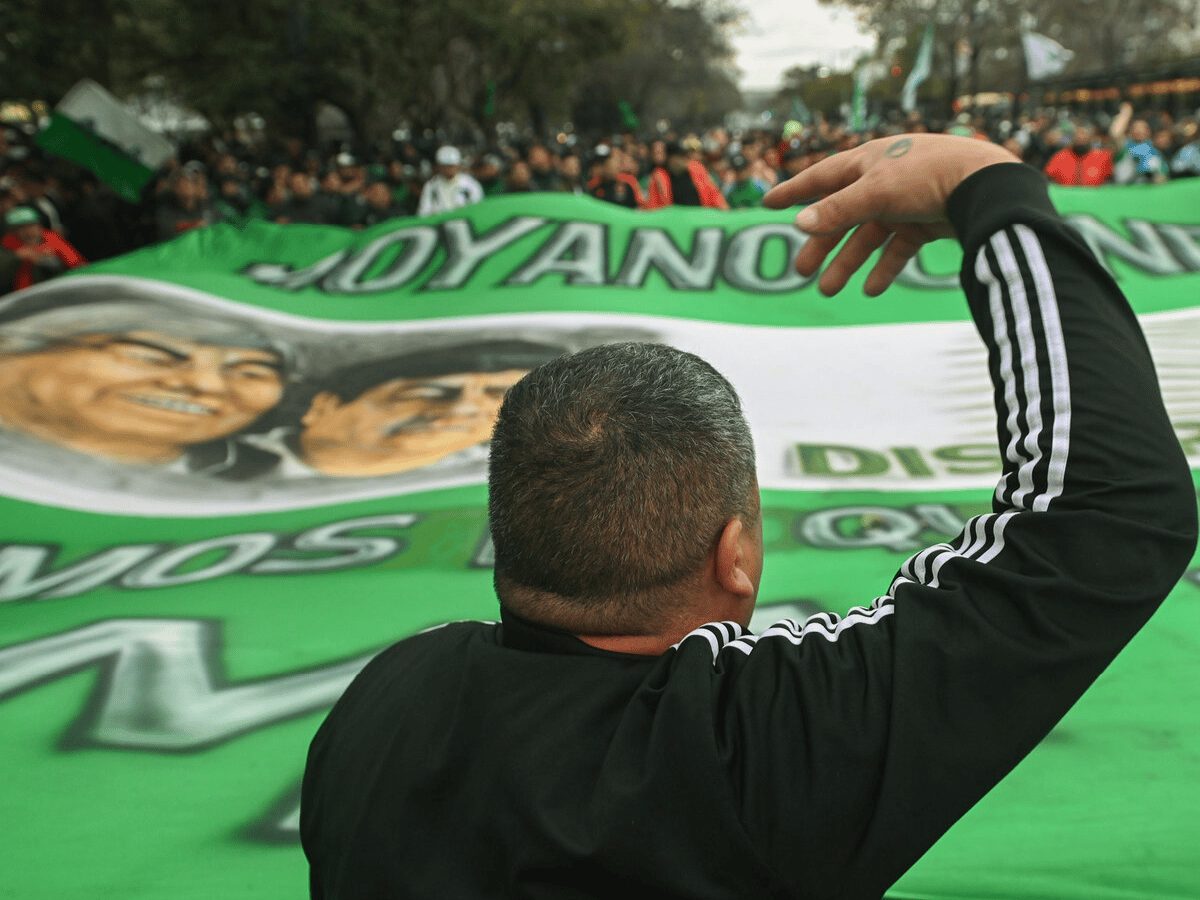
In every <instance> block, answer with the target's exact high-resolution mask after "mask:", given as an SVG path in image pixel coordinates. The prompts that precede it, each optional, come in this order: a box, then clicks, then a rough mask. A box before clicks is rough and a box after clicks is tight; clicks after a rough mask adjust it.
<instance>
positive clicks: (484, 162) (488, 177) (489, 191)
mask: <svg viewBox="0 0 1200 900" xmlns="http://www.w3.org/2000/svg"><path fill="white" fill-rule="evenodd" d="M471 174H472V175H474V177H475V180H476V181H478V182H479V186H480V187H481V188H482V189H483V195H484V196H485V197H494V196H496V195H497V194H503V193H504V191H505V185H504V162H503V160H501V158H500V157H499V156H498V155H497V154H495V153H485V154H483V155H482V156H480V157H479V159H477V160H476V161H475V166H474V168H473V169H472V170H471Z"/></svg>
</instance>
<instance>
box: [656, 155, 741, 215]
mask: <svg viewBox="0 0 1200 900" xmlns="http://www.w3.org/2000/svg"><path fill="white" fill-rule="evenodd" d="M663 206H711V207H715V208H716V209H729V204H728V203H727V202H726V201H725V197H724V195H723V194H722V193H721V189H720V188H719V187H717V186H716V184H714V183H713V180H712V177H711V176H710V175H709V174H708V170H707V169H705V168H704V164H703V163H701V162H700V161H699V160H697V159H693V158H692V157H691V154H690V153H689V152H688V150H687V149H686V148H684V147H683V146H682V145H681V144H678V143H676V142H674V141H672V142H671V143H669V144H667V164H666V166H665V167H661V166H660V167H659V168H657V169H655V170H654V172H653V173H652V174H651V175H650V189H649V190H648V191H647V196H646V208H647V209H658V208H660V207H663Z"/></svg>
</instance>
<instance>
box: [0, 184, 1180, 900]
mask: <svg viewBox="0 0 1200 900" xmlns="http://www.w3.org/2000/svg"><path fill="white" fill-rule="evenodd" d="M1055 199H1056V201H1057V202H1058V204H1059V206H1060V208H1061V209H1062V210H1063V211H1064V212H1065V213H1067V214H1069V215H1070V216H1071V218H1072V221H1073V222H1074V223H1075V225H1076V226H1077V227H1078V228H1079V230H1080V231H1081V233H1082V234H1083V235H1084V236H1085V238H1086V239H1087V240H1088V242H1089V243H1090V244H1091V245H1092V246H1093V248H1094V249H1095V250H1096V252H1097V254H1098V255H1099V256H1100V257H1101V258H1102V259H1103V260H1104V261H1105V263H1106V264H1107V265H1108V266H1109V267H1110V268H1111V270H1112V271H1113V273H1114V274H1115V275H1116V277H1117V278H1118V280H1119V281H1120V282H1121V284H1122V286H1123V287H1124V288H1125V289H1126V291H1127V293H1128V294H1129V295H1130V297H1131V299H1132V300H1133V302H1134V305H1135V308H1136V309H1137V311H1138V313H1139V315H1140V316H1141V318H1142V321H1143V324H1144V327H1145V330H1146V333H1147V337H1148V339H1149V342H1150V345H1151V348H1152V351H1153V353H1154V356H1155V360H1156V363H1157V365H1158V367H1159V372H1160V376H1161V380H1162V384H1163V389H1164V394H1165V397H1166V401H1167V407H1168V410H1169V412H1170V415H1171V417H1172V421H1173V422H1174V424H1175V427H1176V430H1177V433H1178V435H1179V438H1180V440H1181V442H1182V443H1183V445H1184V447H1185V450H1186V451H1187V453H1188V456H1189V459H1190V460H1191V461H1192V464H1193V466H1195V467H1200V180H1197V181H1195V182H1190V183H1189V182H1184V183H1176V184H1173V185H1170V186H1163V187H1146V188H1111V189H1102V190H1099V191H1087V190H1075V191H1073V192H1071V191H1062V192H1059V193H1057V194H1056V195H1055ZM790 219H791V215H790V214H789V213H775V212H769V211H766V210H751V211H743V212H737V213H722V212H715V211H709V210H695V209H668V210H663V211H659V212H655V213H636V212H631V211H627V210H623V209H619V208H616V207H612V206H608V205H604V204H601V203H599V202H597V201H593V200H591V199H590V198H586V197H573V196H560V195H545V194H535V195H525V196H505V197H498V198H493V199H490V200H487V201H485V202H484V203H481V204H479V205H477V206H474V207H471V208H469V209H466V210H462V211H459V212H457V213H454V214H449V215H445V216H441V217H438V218H434V219H422V220H412V219H409V220H399V221H395V222H389V223H386V224H384V225H381V226H378V227H376V228H374V229H371V230H367V231H361V232H353V231H347V230H343V229H337V228H332V227H322V226H303V225H294V226H276V225H268V224H261V223H254V224H250V225H248V226H247V227H246V228H244V229H243V230H236V229H234V228H231V227H228V226H216V227H212V228H209V229H206V230H204V231H199V232H193V233H190V234H187V235H185V236H183V237H181V238H179V239H178V240H175V241H173V242H171V243H169V244H165V245H160V246H157V247H153V248H148V249H145V250H142V251H139V252H137V253H134V254H131V255H129V256H126V257H123V258H121V259H117V260H113V261H110V262H106V263H103V264H99V265H94V266H91V267H89V268H87V269H85V270H81V272H80V273H79V274H75V275H71V276H68V277H64V278H61V279H58V280H56V281H52V282H49V283H47V284H45V285H42V286H39V287H36V288H33V289H30V290H27V291H23V292H19V293H17V294H13V295H10V296H8V297H6V298H4V299H3V301H2V302H0V516H2V521H3V528H4V531H3V534H2V535H0V540H2V541H3V543H0V735H2V736H3V738H2V740H0V768H2V769H3V771H4V772H5V773H6V777H5V778H4V779H3V781H2V782H0V813H2V815H3V822H4V825H3V841H2V842H0V869H2V871H3V876H2V882H0V883H2V884H3V887H2V888H0V895H2V896H12V897H29V898H75V897H88V898H106V897H114V898H122V900H135V898H188V897H196V898H201V897H203V898H209V897H222V898H226V900H231V898H243V897H244V898H256V900H258V898H284V897H298V896H303V895H304V894H305V893H306V891H307V883H306V875H307V873H306V868H305V864H304V859H303V855H302V854H301V852H300V848H299V845H298V843H297V823H298V786H299V780H300V776H301V773H302V770H303V764H304V754H305V751H306V749H307V745H308V741H309V739H310V738H311V736H312V734H313V732H314V731H315V729H316V727H317V725H318V724H319V723H320V721H321V719H322V717H323V716H324V714H325V712H326V711H327V710H328V708H329V707H330V706H331V705H332V704H333V702H334V701H335V700H336V698H337V697H338V695H339V694H340V692H341V691H342V690H343V689H344V688H345V687H346V685H347V684H348V683H349V681H350V680H351V679H352V678H353V677H354V675H355V673H356V672H357V671H358V670H359V669H360V668H361V667H362V666H363V665H364V664H365V662H366V661H367V660H368V659H369V658H370V657H371V656H372V655H373V654H374V653H376V652H377V651H378V650H380V649H382V648H383V647H385V646H387V645H388V644H390V643H392V642H394V641H396V640H398V639H400V638H402V637H404V636H406V635H409V634H412V633H413V632H415V631H417V630H419V629H422V628H426V627H428V626H430V625H434V624H437V623H440V622H445V621H450V620H455V619H464V618H482V619H494V618H495V617H496V615H497V612H498V610H497V604H496V601H495V598H494V596H493V594H492V590H491V573H490V563H491V548H490V544H489V539H488V533H487V523H486V515H485V508H486V489H485V472H486V463H487V453H486V441H487V437H488V433H489V430H490V427H491V424H492V421H493V419H494V416H495V413H496V409H497V407H498V404H499V402H500V398H502V396H503V394H504V391H505V389H506V388H507V387H508V386H509V385H511V384H512V383H513V382H514V381H515V380H516V379H517V378H519V377H520V376H521V375H522V374H523V373H524V372H526V371H528V370H529V369H530V368H532V367H533V366H535V365H538V364H539V363H540V362H542V361H543V360H546V359H549V358H551V357H553V356H556V355H558V354H561V353H564V352H568V351H572V350H577V349H580V348H584V347H588V346H593V345H597V344H601V343H606V342H611V341H619V340H653V341H664V342H667V343H670V344H674V345H676V346H679V347H682V348H684V349H687V350H691V351H693V352H696V353H698V354H700V355H701V356H703V357H705V358H707V359H709V360H710V361H711V362H712V363H713V364H714V365H715V366H716V367H717V368H718V369H720V370H721V371H722V372H724V373H725V374H726V375H727V376H729V378H730V379H731V381H732V382H733V383H734V385H735V386H736V387H737V388H738V390H739V392H740V393H741V394H742V396H743V398H744V402H745V407H746V410H747V415H748V417H749V419H750V423H751V427H752V429H753V432H754V436H755V440H756V442H757V446H758V452H759V480H760V483H761V485H762V488H763V501H764V527H765V534H766V541H767V544H766V556H767V560H766V572H765V575H764V578H763V584H762V592H761V595H760V601H759V603H760V607H759V611H758V613H757V615H756V620H755V623H754V624H755V626H758V627H761V626H762V625H763V624H764V623H765V622H770V621H773V620H774V619H776V618H781V617H792V618H796V617H804V616H806V615H808V614H811V613H813V612H817V611H821V610H830V611H834V612H838V613H842V612H845V611H846V610H847V609H849V608H850V607H852V606H856V605H861V604H864V603H866V602H869V601H870V600H871V599H872V598H874V597H875V596H876V595H878V594H880V593H882V592H884V591H885V590H886V589H887V586H888V584H889V583H890V580H891V577H892V575H893V573H894V571H895V569H896V567H897V566H898V565H899V564H900V562H902V561H903V560H904V559H905V558H906V557H907V556H908V555H910V554H911V553H913V552H914V551H916V550H918V549H920V548H921V547H923V546H926V545H927V544H930V543H934V542H937V541H941V540H946V539H948V538H949V537H952V536H953V535H955V534H956V533H957V532H958V530H959V529H960V528H961V527H962V524H963V522H964V521H965V520H966V519H967V518H969V517H970V516H972V515H974V514H976V513H978V512H981V511H983V510H984V509H985V508H987V506H988V504H989V501H990V494H991V489H992V487H993V486H994V482H995V479H996V478H997V475H998V473H999V470H1000V462H999V458H998V454H997V451H996V448H995V431H994V422H993V414H992V411H991V389H990V385H989V383H988V380H987V375H986V371H985V366H984V356H983V350H982V345H981V344H980V342H979V340H978V338H977V337H976V336H975V333H974V329H973V326H972V325H971V323H970V322H969V320H968V319H967V315H966V310H965V304H964V303H963V301H962V299H961V296H960V294H959V292H958V289H957V282H956V273H957V269H958V264H959V260H960V253H959V251H958V250H957V248H956V247H955V246H954V245H953V244H952V243H950V242H941V243H939V244H936V245H932V246H930V247H927V248H926V249H925V250H924V251H923V252H922V254H921V256H920V257H919V259H918V260H917V261H915V262H914V263H913V264H912V265H910V266H909V268H908V269H907V270H906V271H905V273H904V275H903V277H902V279H901V281H900V283H899V284H897V285H896V286H895V287H894V288H893V289H892V290H890V291H889V292H888V293H887V294H885V295H884V296H883V297H882V298H879V299H875V300H871V299H867V298H865V297H863V296H862V295H861V292H860V291H859V290H858V289H857V284H858V282H856V283H855V284H852V285H851V288H850V289H849V290H848V291H847V292H845V293H843V294H842V295H839V296H838V297H837V298H834V299H827V298H824V297H822V296H821V295H820V294H819V293H818V291H817V289H816V287H815V285H814V284H813V283H812V282H811V281H810V280H809V279H805V278H802V277H800V276H799V275H797V274H796V273H795V272H794V271H793V270H792V269H791V267H790V265H789V260H790V258H791V257H792V256H793V255H794V253H795V251H796V249H797V248H798V246H799V245H800V243H801V241H802V237H801V236H800V235H799V234H798V233H797V232H796V231H795V230H794V229H793V228H792V227H791V225H790ZM1198 612H1200V569H1197V568H1193V570H1192V571H1191V572H1190V573H1189V574H1188V576H1187V578H1185V580H1184V581H1183V582H1182V583H1181V584H1180V585H1179V586H1178V587H1177V588H1176V590H1175V592H1174V593H1173V594H1172V596H1171V597H1170V598H1169V599H1168V601H1167V603H1166V604H1165V606H1164V608H1163V609H1162V610H1161V611H1160V613H1159V614H1158V615H1157V616H1156V617H1155V618H1154V619H1153V620H1152V621H1151V623H1150V624H1149V625H1148V626H1147V628H1146V629H1145V630H1144V631H1143V632H1142V633H1141V634H1140V635H1139V636H1138V637H1137V638H1136V639H1135V641H1134V643H1133V644H1132V645H1131V646H1130V647H1129V648H1128V650H1127V651H1126V652H1125V653H1124V654H1123V655H1122V656H1121V657H1120V658H1119V660H1118V661H1117V663H1116V664H1115V665H1114V666H1113V667H1112V668H1111V669H1110V670H1109V671H1108V672H1107V673H1106V674H1105V675H1104V676H1103V677H1102V678H1101V679H1100V681H1099V682H1098V683H1097V684H1096V686H1095V688H1094V689H1093V690H1092V691H1091V692H1090V693H1089V694H1088V695H1087V696H1086V697H1085V698H1084V699H1083V700H1082V701H1081V702H1080V703H1079V704H1078V705H1077V706H1076V707H1075V709H1073V710H1072V711H1071V713H1070V714H1069V715H1068V716H1067V718H1066V719H1065V720H1064V721H1063V723H1062V724H1061V725H1060V726H1059V727H1058V728H1056V729H1055V730H1054V731H1053V732H1052V733H1051V735H1050V736H1049V737H1048V738H1047V739H1046V741H1045V742H1043V744H1042V745H1041V746H1039V747H1038V748H1037V750H1036V751H1035V752H1034V753H1033V755H1032V756H1031V757H1030V758H1029V759H1027V760H1026V761H1025V762H1024V763H1023V764H1022V765H1021V766H1020V767H1018V769H1017V770H1016V771H1015V772H1014V773H1013V774H1012V775H1011V776H1010V777H1009V778H1008V779H1007V780H1005V781H1004V782H1003V783H1002V784H1001V785H1000V786H999V787H998V788H997V789H996V790H994V791H993V792H992V793H991V794H990V795H989V796H988V797H987V798H986V799H985V800H984V801H983V802H981V803H980V804H979V805H978V806H977V807H976V808H975V809H974V810H972V811H971V812H970V813H969V814H968V815H967V816H966V817H965V818H964V819H963V820H962V821H961V822H960V823H959V824H958V825H957V826H955V828H954V829H952V830H951V832H950V833H949V834H948V835H947V836H946V837H945V838H944V839H943V841H942V842H941V843H939V844H938V846H937V847H935V848H934V849H933V851H931V852H930V853H929V854H928V855H927V856H926V858H925V859H923V860H922V861H921V862H920V863H919V864H918V865H917V867H915V868H914V869H913V870H912V871H911V872H910V873H909V874H908V875H906V876H905V877H904V878H903V879H902V880H901V882H900V883H899V884H898V885H897V886H896V887H895V889H894V892H893V893H894V894H895V896H897V897H905V898H945V900H1019V898H1029V900H1045V898H1069V900H1126V898H1127V900H1135V898H1136V900H1183V898H1195V897H1197V896H1200V893H1198V889H1197V887H1196V875H1197V873H1200V840H1198V838H1200V829H1198V827H1197V825H1196V821H1197V816H1196V810H1197V809H1198V808H1200V615H1198Z"/></svg>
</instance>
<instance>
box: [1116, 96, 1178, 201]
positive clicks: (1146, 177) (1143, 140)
mask: <svg viewBox="0 0 1200 900" xmlns="http://www.w3.org/2000/svg"><path fill="white" fill-rule="evenodd" d="M1109 135H1110V136H1111V137H1112V139H1113V141H1114V142H1115V143H1116V145H1117V148H1118V149H1117V152H1116V155H1115V158H1114V161H1113V182H1114V183H1116V184H1144V183H1147V182H1151V183H1154V184H1161V183H1163V182H1164V181H1166V180H1167V178H1168V175H1167V162H1166V160H1165V159H1164V158H1163V155H1162V152H1161V151H1159V150H1158V148H1156V147H1155V146H1154V143H1153V140H1152V138H1153V133H1152V131H1151V130H1150V123H1149V122H1148V121H1147V120H1146V119H1144V118H1140V117H1139V118H1134V115H1133V105H1132V104H1130V103H1122V104H1121V110H1120V112H1118V113H1117V115H1116V117H1115V118H1114V119H1113V121H1112V125H1111V126H1110V127H1109Z"/></svg>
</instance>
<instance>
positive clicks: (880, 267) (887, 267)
mask: <svg viewBox="0 0 1200 900" xmlns="http://www.w3.org/2000/svg"><path fill="white" fill-rule="evenodd" d="M919 249H921V242H919V241H918V242H913V241H910V240H909V239H908V238H906V237H904V236H902V235H899V234H894V235H892V238H891V240H889V241H888V243H887V246H886V247H884V249H883V253H882V254H880V257H879V261H878V262H876V263H875V266H874V268H872V269H871V274H870V275H868V276H867V280H866V281H865V282H864V283H863V293H864V294H866V295H867V296H868V297H878V296H879V295H880V294H882V293H883V292H884V291H886V290H887V289H888V288H889V287H891V284H892V282H893V281H895V280H896V278H897V276H898V275H899V274H900V273H901V272H902V271H904V267H905V266H907V265H908V262H909V260H911V259H912V258H913V257H914V256H916V255H917V251H918V250H919Z"/></svg>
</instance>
